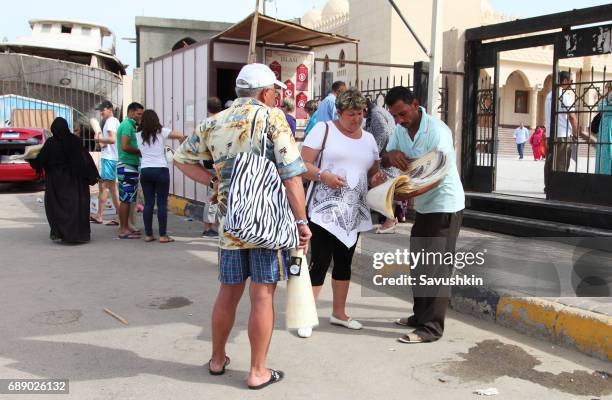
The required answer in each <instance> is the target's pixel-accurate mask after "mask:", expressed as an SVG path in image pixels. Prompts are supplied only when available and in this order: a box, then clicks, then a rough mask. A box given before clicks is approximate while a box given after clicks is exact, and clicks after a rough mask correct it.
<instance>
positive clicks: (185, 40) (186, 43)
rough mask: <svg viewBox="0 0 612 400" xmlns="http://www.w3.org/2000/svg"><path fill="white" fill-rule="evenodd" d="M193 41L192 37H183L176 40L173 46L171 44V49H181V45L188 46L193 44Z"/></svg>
mask: <svg viewBox="0 0 612 400" xmlns="http://www.w3.org/2000/svg"><path fill="white" fill-rule="evenodd" d="M195 42H196V41H195V39H192V38H190V37H186V38H183V39H181V40H179V41H178V42H176V43H175V44H174V46H172V51H175V50H178V49H182V48H183V47H187V46H190V45H192V44H194V43H195Z"/></svg>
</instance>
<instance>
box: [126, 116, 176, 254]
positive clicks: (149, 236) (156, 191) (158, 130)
mask: <svg viewBox="0 0 612 400" xmlns="http://www.w3.org/2000/svg"><path fill="white" fill-rule="evenodd" d="M140 128H141V131H140V132H137V133H136V140H137V143H138V149H139V150H140V154H141V155H142V158H141V159H140V185H141V186H142V192H143V194H144V199H145V204H144V211H143V220H144V226H145V234H146V236H145V238H144V240H145V242H152V241H154V240H155V237H154V236H153V209H154V208H155V200H156V199H157V223H158V225H159V241H160V243H169V242H173V241H174V239H172V238H171V237H169V236H168V235H167V234H166V225H167V221H168V191H169V189H170V171H169V169H168V161H167V160H166V148H165V146H164V142H165V140H166V139H177V140H179V141H181V142H182V141H183V140H184V136H183V134H182V133H180V132H172V131H170V129H166V128H164V127H162V126H161V124H160V123H159V118H158V117H157V114H156V113H155V111H153V110H145V111H144V112H143V113H142V120H141V123H140Z"/></svg>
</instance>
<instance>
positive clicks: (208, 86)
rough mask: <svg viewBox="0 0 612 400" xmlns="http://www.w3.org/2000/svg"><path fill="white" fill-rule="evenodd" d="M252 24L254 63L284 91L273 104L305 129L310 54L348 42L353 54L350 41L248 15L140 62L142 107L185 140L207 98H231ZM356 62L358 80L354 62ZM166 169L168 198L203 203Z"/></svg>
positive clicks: (200, 192) (200, 191) (194, 188)
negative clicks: (286, 103) (290, 109)
mask: <svg viewBox="0 0 612 400" xmlns="http://www.w3.org/2000/svg"><path fill="white" fill-rule="evenodd" d="M254 21H256V22H255V23H256V24H257V27H256V41H255V43H256V48H255V49H256V59H257V62H259V63H263V64H266V65H268V66H270V68H271V69H272V70H273V71H274V72H275V73H276V75H277V79H278V80H279V81H281V82H284V83H285V84H286V85H287V89H286V90H282V91H281V90H279V92H278V93H277V105H280V101H281V100H282V99H283V98H285V97H290V98H292V99H293V100H294V101H295V104H296V111H295V117H296V120H297V126H298V128H301V127H304V126H305V124H306V121H307V115H306V112H305V111H304V105H305V104H306V101H308V100H310V99H312V98H313V93H314V90H313V89H314V88H313V73H314V71H313V69H314V62H315V60H314V52H313V51H312V50H313V49H314V48H316V47H320V46H330V45H335V44H341V43H353V44H354V45H355V48H356V54H357V55H358V54H359V51H358V46H359V44H358V41H357V40H355V39H350V38H347V37H343V36H339V35H335V34H330V33H324V32H318V31H314V30H311V29H308V28H305V27H303V26H301V25H298V24H294V23H290V22H286V21H281V20H277V19H274V18H270V17H268V16H265V15H257V16H256V15H255V14H251V15H249V16H248V17H247V18H245V19H244V20H242V21H240V22H238V23H237V24H235V25H233V26H232V27H230V28H229V29H227V30H225V31H224V32H221V33H220V34H218V35H216V36H214V37H212V38H210V39H207V40H204V41H201V42H198V43H194V44H193V45H191V46H189V47H185V48H183V49H180V50H176V51H173V52H171V53H168V54H165V55H163V56H161V57H158V58H156V59H153V60H150V61H148V62H146V63H145V66H144V70H145V107H146V108H150V109H153V110H155V111H156V112H157V114H158V115H159V117H160V121H161V122H162V124H163V125H164V127H166V128H171V129H172V130H175V131H179V132H184V133H185V135H190V134H191V133H192V132H193V131H194V129H195V128H196V127H197V126H198V124H199V123H200V122H201V121H202V120H204V119H205V118H206V115H207V112H206V102H207V99H208V96H217V97H219V98H220V99H221V102H222V104H224V103H225V102H226V101H227V100H233V99H234V98H236V94H235V92H234V88H235V83H236V77H237V76H238V72H239V71H240V69H241V68H242V66H243V65H245V64H246V63H247V60H248V54H249V39H250V37H251V28H252V24H253V23H254ZM356 63H357V79H358V76H359V75H358V74H359V72H358V71H359V64H358V57H357V60H356ZM176 145H177V143H174V144H173V146H176ZM170 168H171V170H170V179H171V182H170V194H173V195H175V196H179V197H183V198H185V199H188V200H195V201H200V202H203V201H205V200H206V199H205V195H206V190H205V188H203V187H201V185H196V183H195V182H194V181H193V180H191V179H189V178H187V177H184V176H183V174H182V173H181V172H180V171H179V170H178V168H175V167H174V166H171V167H170Z"/></svg>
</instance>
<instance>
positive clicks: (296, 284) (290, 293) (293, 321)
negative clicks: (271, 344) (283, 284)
mask: <svg viewBox="0 0 612 400" xmlns="http://www.w3.org/2000/svg"><path fill="white" fill-rule="evenodd" d="M290 254H291V256H292V257H301V258H302V264H301V270H300V275H299V276H293V275H289V279H288V280H287V314H286V325H287V329H298V328H306V327H313V326H317V325H319V316H318V315H317V306H316V304H315V298H314V294H313V293H312V284H311V282H310V273H309V272H308V263H307V262H306V256H304V252H303V251H302V250H291V252H290Z"/></svg>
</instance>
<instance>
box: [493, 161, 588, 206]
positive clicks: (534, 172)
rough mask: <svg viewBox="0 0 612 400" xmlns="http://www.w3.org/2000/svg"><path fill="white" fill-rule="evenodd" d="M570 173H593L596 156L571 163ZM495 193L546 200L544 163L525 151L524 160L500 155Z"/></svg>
mask: <svg viewBox="0 0 612 400" xmlns="http://www.w3.org/2000/svg"><path fill="white" fill-rule="evenodd" d="M568 171H569V172H582V173H587V172H588V173H591V174H592V173H593V172H594V171H595V155H594V154H591V156H590V157H588V158H587V157H579V158H578V162H577V163H576V162H574V161H573V160H572V161H570V165H569V168H568ZM495 191H496V192H497V193H503V194H512V195H516V196H527V197H536V198H542V199H544V198H546V195H545V194H544V161H543V160H540V161H534V159H533V154H531V153H530V154H528V153H527V151H525V155H524V158H523V159H522V160H519V159H518V156H508V155H498V156H497V170H496V181H495Z"/></svg>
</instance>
